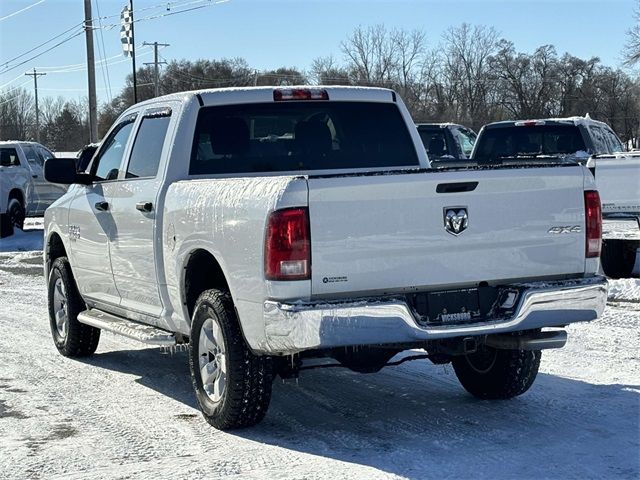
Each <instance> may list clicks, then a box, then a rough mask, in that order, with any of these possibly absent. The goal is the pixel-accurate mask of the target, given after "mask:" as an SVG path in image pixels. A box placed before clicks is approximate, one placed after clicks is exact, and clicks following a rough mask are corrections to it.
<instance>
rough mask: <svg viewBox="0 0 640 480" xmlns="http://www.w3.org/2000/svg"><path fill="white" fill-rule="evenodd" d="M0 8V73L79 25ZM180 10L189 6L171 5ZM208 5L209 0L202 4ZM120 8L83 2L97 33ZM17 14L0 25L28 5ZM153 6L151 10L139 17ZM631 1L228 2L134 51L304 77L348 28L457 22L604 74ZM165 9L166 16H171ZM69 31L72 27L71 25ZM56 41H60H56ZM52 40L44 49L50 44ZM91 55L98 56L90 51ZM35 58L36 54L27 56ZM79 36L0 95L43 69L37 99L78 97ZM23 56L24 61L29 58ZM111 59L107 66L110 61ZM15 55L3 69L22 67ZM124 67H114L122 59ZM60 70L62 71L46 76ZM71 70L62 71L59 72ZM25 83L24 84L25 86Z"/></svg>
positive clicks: (67, 7)
mask: <svg viewBox="0 0 640 480" xmlns="http://www.w3.org/2000/svg"><path fill="white" fill-rule="evenodd" d="M38 1H39V0H0V71H3V70H4V68H3V67H2V65H3V64H4V63H5V62H7V61H8V60H10V59H11V58H12V57H14V56H16V55H18V54H21V53H23V52H24V51H26V50H29V49H31V48H32V47H35V46H36V45H38V44H40V43H42V42H45V41H47V40H49V39H50V38H51V37H53V36H55V35H57V34H59V33H62V32H63V31H65V30H67V29H68V28H70V27H72V26H74V25H75V24H78V23H79V22H81V21H82V20H83V19H84V13H83V1H82V0H44V1H41V3H38V4H36V3H37V2H38ZM176 1H177V2H180V3H185V2H187V1H189V0H176ZM176 1H174V2H168V1H167V0H164V1H163V0H134V7H135V9H136V11H139V12H140V13H139V15H138V18H142V16H146V15H149V14H162V13H166V12H167V10H166V5H167V4H168V3H169V4H170V3H176ZM212 1H215V0H212ZM125 3H126V0H92V4H93V15H94V16H97V15H98V12H97V7H99V10H100V14H101V15H102V16H103V17H106V16H112V15H113V16H115V17H114V18H110V19H106V20H103V26H105V25H109V24H111V23H117V22H119V17H118V15H119V13H120V10H121V9H122V7H123V6H124V4H125ZM34 4H36V5H35V6H33V7H32V8H29V9H27V10H25V11H24V12H21V13H18V14H16V15H13V16H10V17H9V18H5V19H3V17H6V16H8V15H11V14H12V13H14V12H16V11H18V10H20V9H22V8H25V7H28V6H30V5H34ZM160 4H161V5H163V6H162V7H160V8H156V9H149V10H146V11H142V9H145V8H148V7H153V6H157V5H160ZM635 4H636V2H635V0H599V1H596V0H533V1H531V0H467V1H458V0H421V1H417V0H413V1H410V0H395V1H376V0H373V1H372V0H369V1H363V0H343V1H335V0H324V1H314V0H279V1H267V0H262V1H260V0H230V1H228V2H226V3H221V4H218V5H215V6H211V7H207V8H202V9H199V10H195V11H192V12H187V13H183V14H179V15H173V16H167V17H163V18H158V19H153V20H148V21H143V22H139V23H136V26H135V29H136V43H142V42H143V41H147V42H153V41H158V42H161V43H169V44H171V46H170V47H167V48H166V49H164V50H163V51H162V52H161V54H162V55H163V56H164V57H165V58H166V59H168V60H171V59H181V58H188V59H197V58H220V57H243V58H245V59H246V60H247V61H248V62H249V64H250V65H251V66H252V67H255V68H258V69H269V68H277V67H279V66H297V67H299V68H302V69H306V68H308V67H309V66H310V64H311V61H312V60H313V59H314V58H316V57H319V56H326V55H329V54H333V55H334V56H335V57H336V58H338V59H340V58H341V53H340V42H341V41H342V40H343V39H345V38H346V37H347V36H348V35H349V33H351V32H352V31H353V29H354V28H355V27H356V26H358V25H374V24H378V23H384V24H385V25H386V26H387V27H389V28H393V27H400V28H405V29H414V28H419V29H422V30H424V31H425V32H426V34H427V39H428V43H429V45H430V46H435V45H437V43H438V41H439V39H440V37H441V35H442V32H443V31H444V30H446V29H447V28H448V27H450V26H452V25H459V24H460V23H463V22H467V23H471V24H480V25H488V26H493V27H495V28H496V29H497V30H498V31H499V32H500V33H501V35H502V36H503V37H504V38H506V39H509V40H511V41H513V42H514V43H515V46H516V48H517V49H518V50H519V51H525V52H531V51H533V50H534V49H535V48H536V47H538V46H540V45H543V44H553V45H555V46H556V48H557V50H558V52H559V53H563V52H565V51H567V52H570V53H571V54H573V55H577V56H579V57H591V56H598V57H600V58H601V59H602V61H603V62H604V63H605V64H607V65H610V66H614V67H615V66H619V65H620V52H621V49H622V47H623V45H624V42H625V32H626V30H627V29H628V28H629V27H630V26H631V25H632V24H633V17H632V12H633V8H634V5H635ZM174 11H175V10H174ZM78 28H79V27H78ZM119 35H120V33H119V27H116V28H111V29H109V28H103V29H102V38H101V36H100V34H97V35H96V37H95V38H96V57H97V58H98V59H99V58H103V55H102V50H101V49H102V41H104V47H105V52H104V57H106V58H107V59H109V60H108V61H107V63H114V62H119V63H115V64H112V65H109V67H108V74H109V79H110V86H111V92H112V94H113V95H115V94H117V93H118V91H119V89H120V87H121V86H122V85H123V82H124V78H125V76H126V74H127V73H129V72H130V71H131V64H130V62H129V61H126V60H124V57H123V56H122V55H121V53H122V52H121V47H120V38H119ZM63 38H65V37H64V36H63V37H60V40H61V39H63ZM54 43H55V42H53V43H51V44H48V45H47V47H48V46H50V45H53V44H54ZM98 47H100V49H98ZM34 53H37V52H34ZM85 54H86V53H85V43H84V36H83V35H80V36H78V37H76V38H74V39H72V40H70V41H69V42H67V43H65V44H64V45H62V46H60V47H58V48H56V49H54V50H52V51H51V52H49V53H46V54H44V55H42V56H41V57H39V58H37V59H35V60H32V61H29V62H27V63H25V64H24V65H22V66H20V67H17V68H15V69H13V70H11V71H9V72H7V73H4V74H0V86H2V85H6V84H7V83H8V82H10V81H12V80H14V79H16V78H17V77H19V78H17V79H16V80H15V81H13V82H12V83H10V84H8V85H6V86H5V87H4V88H5V89H6V88H10V87H15V86H19V85H21V84H24V86H25V87H31V86H32V85H33V83H32V80H31V77H25V76H24V75H23V74H24V72H25V71H27V70H31V69H33V68H34V67H36V68H43V67H45V68H46V69H43V70H42V71H47V72H48V74H47V76H45V77H40V78H39V87H40V89H41V95H43V96H46V95H56V96H57V95H63V96H65V97H67V98H77V97H79V96H84V95H86V83H87V81H86V70H84V69H83V67H82V65H78V66H75V67H69V66H68V65H77V64H83V63H84V62H85ZM32 55H33V54H32ZM110 57H114V58H110ZM26 58H28V57H23V58H22V59H20V60H16V61H14V62H12V63H11V65H14V64H15V63H17V62H18V61H21V60H25V59H26ZM123 60H124V61H123ZM151 60H152V55H151V52H150V49H149V48H147V51H146V52H145V51H144V50H142V49H141V50H139V51H138V64H141V63H143V62H149V61H151ZM48 67H62V68H48ZM69 70H72V71H69ZM105 80H106V78H105V75H104V73H103V69H101V68H100V67H98V68H97V87H98V99H99V101H100V102H104V101H107V100H108V98H109V93H108V92H109V91H108V89H107V82H106V81H105ZM27 82H30V83H27Z"/></svg>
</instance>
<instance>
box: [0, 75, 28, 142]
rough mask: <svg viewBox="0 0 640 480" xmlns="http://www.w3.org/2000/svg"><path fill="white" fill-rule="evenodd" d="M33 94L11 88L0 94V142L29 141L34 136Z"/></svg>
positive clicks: (22, 89)
mask: <svg viewBox="0 0 640 480" xmlns="http://www.w3.org/2000/svg"><path fill="white" fill-rule="evenodd" d="M34 114H35V112H34V99H33V94H32V93H30V92H29V91H27V90H26V89H24V88H21V87H20V88H13V89H9V90H7V91H6V92H5V93H4V94H0V140H31V139H32V138H33V136H34V133H35V132H34V123H35V117H34Z"/></svg>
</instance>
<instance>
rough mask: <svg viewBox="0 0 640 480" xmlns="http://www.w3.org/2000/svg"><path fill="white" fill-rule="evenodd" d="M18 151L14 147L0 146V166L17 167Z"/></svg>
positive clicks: (18, 161) (18, 163)
mask: <svg viewBox="0 0 640 480" xmlns="http://www.w3.org/2000/svg"><path fill="white" fill-rule="evenodd" d="M19 166H20V160H18V152H17V151H16V149H15V148H0V167H19Z"/></svg>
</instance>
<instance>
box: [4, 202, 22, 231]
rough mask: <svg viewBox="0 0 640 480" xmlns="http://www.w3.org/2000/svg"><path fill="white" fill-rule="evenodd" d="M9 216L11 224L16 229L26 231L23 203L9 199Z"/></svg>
mask: <svg viewBox="0 0 640 480" xmlns="http://www.w3.org/2000/svg"><path fill="white" fill-rule="evenodd" d="M7 215H9V218H10V219H11V223H12V224H13V226H14V227H16V228H19V229H20V230H24V217H25V210H24V205H22V202H21V201H20V200H18V199H17V198H11V199H9V205H8V206H7Z"/></svg>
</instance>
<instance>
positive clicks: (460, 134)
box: [451, 128, 477, 158]
mask: <svg viewBox="0 0 640 480" xmlns="http://www.w3.org/2000/svg"><path fill="white" fill-rule="evenodd" d="M451 133H453V137H454V138H455V139H456V142H458V145H460V150H462V155H464V157H463V158H471V152H472V151H473V146H474V145H475V143H476V138H477V135H476V134H475V132H472V131H471V130H468V129H466V128H454V129H452V130H451Z"/></svg>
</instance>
